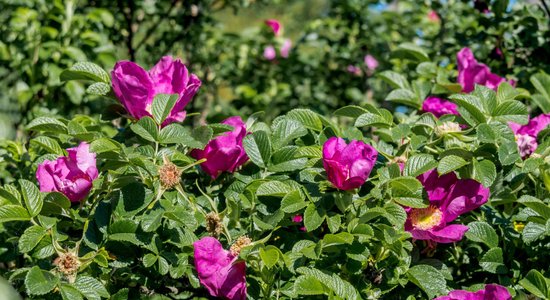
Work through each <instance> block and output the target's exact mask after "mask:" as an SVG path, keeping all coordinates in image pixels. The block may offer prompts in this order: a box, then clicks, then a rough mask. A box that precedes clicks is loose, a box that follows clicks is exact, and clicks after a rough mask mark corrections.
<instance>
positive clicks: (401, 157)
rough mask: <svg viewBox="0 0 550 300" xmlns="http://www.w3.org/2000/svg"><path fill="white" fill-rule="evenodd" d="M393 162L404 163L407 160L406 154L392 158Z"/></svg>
mask: <svg viewBox="0 0 550 300" xmlns="http://www.w3.org/2000/svg"><path fill="white" fill-rule="evenodd" d="M391 162H392V163H396V164H404V163H406V162H407V158H406V157H405V156H396V157H394V158H393V159H392V160H391Z"/></svg>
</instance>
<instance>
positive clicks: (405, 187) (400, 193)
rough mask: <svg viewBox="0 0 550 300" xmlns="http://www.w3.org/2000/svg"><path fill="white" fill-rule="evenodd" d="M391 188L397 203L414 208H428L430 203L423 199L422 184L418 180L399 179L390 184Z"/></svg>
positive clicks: (411, 178) (409, 178)
mask: <svg viewBox="0 0 550 300" xmlns="http://www.w3.org/2000/svg"><path fill="white" fill-rule="evenodd" d="M389 186H390V188H391V193H392V194H391V195H392V200H394V201H395V202H397V203H399V204H401V205H404V206H408V207H412V208H424V207H428V202H427V201H426V200H424V199H422V184H421V183H420V181H418V179H416V178H414V177H397V178H394V179H392V180H391V181H390V182H389Z"/></svg>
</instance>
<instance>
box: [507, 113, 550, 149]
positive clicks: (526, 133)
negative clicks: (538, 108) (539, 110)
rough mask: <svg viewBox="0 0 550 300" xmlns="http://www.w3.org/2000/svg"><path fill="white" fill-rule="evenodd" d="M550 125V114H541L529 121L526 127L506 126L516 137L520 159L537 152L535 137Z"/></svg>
mask: <svg viewBox="0 0 550 300" xmlns="http://www.w3.org/2000/svg"><path fill="white" fill-rule="evenodd" d="M548 125H550V114H541V115H539V116H537V117H534V118H532V119H531V120H529V123H527V124H526V125H520V124H517V123H514V122H509V123H508V126H510V128H511V129H512V131H513V132H514V134H515V135H516V143H517V144H518V150H519V154H520V155H521V157H527V156H529V155H531V154H532V153H533V152H535V151H536V150H537V147H538V143H537V135H538V134H539V132H541V131H542V130H544V129H545V128H546V127H548Z"/></svg>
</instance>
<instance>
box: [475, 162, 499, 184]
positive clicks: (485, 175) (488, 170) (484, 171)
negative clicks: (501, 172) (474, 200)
mask: <svg viewBox="0 0 550 300" xmlns="http://www.w3.org/2000/svg"><path fill="white" fill-rule="evenodd" d="M472 166H473V167H474V168H473V171H474V172H473V175H472V177H473V179H475V180H477V181H479V182H481V184H483V186H485V187H490V186H491V185H493V182H494V181H495V179H496V178H497V170H496V167H495V164H493V162H491V161H490V160H487V159H484V160H482V161H480V162H478V161H477V160H475V159H474V160H473V161H472Z"/></svg>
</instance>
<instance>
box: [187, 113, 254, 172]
mask: <svg viewBox="0 0 550 300" xmlns="http://www.w3.org/2000/svg"><path fill="white" fill-rule="evenodd" d="M221 124H227V125H231V126H233V128H234V129H233V130H232V131H229V132H225V133H223V134H222V135H220V136H218V137H216V138H215V139H213V140H211V141H210V142H208V144H207V145H206V147H204V150H200V149H195V150H193V151H191V156H192V157H193V158H195V159H203V158H206V161H205V162H203V163H202V164H201V168H202V169H203V171H204V172H206V173H207V174H208V175H210V177H212V179H216V178H217V177H218V176H220V174H221V173H222V172H230V173H233V172H235V170H236V169H237V168H238V167H240V166H242V165H243V164H244V163H245V162H247V161H248V155H246V152H245V151H244V146H243V139H244V137H245V136H246V135H247V131H246V126H245V124H244V122H243V120H242V119H241V117H230V118H227V119H225V120H223V121H222V122H221Z"/></svg>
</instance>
